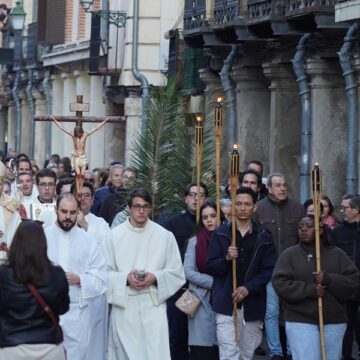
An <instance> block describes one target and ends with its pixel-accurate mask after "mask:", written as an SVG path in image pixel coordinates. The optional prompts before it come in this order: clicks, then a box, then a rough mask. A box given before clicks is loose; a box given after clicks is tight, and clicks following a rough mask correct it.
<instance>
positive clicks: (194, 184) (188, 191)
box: [185, 181, 209, 197]
mask: <svg viewBox="0 0 360 360" xmlns="http://www.w3.org/2000/svg"><path fill="white" fill-rule="evenodd" d="M199 185H200V187H202V188H203V189H204V191H205V197H208V196H209V189H208V187H207V186H206V185H205V184H204V183H203V182H202V181H201V182H200V184H199ZM193 186H197V182H193V183H191V184H189V185H188V186H187V187H186V188H185V196H188V195H189V193H190V189H191V188H192V187H193Z"/></svg>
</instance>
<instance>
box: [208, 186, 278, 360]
mask: <svg viewBox="0 0 360 360" xmlns="http://www.w3.org/2000/svg"><path fill="white" fill-rule="evenodd" d="M256 198H257V195H256V193H255V192H254V191H253V190H251V189H250V188H240V189H238V190H237V191H236V197H235V224H236V232H235V236H236V239H235V246H234V245H232V223H230V224H223V225H221V226H220V227H219V228H218V229H216V230H215V231H214V233H213V238H212V240H211V241H210V244H209V252H208V261H207V266H208V269H209V272H210V274H211V275H213V276H214V283H213V289H212V307H213V310H214V312H215V314H216V332H217V339H218V344H219V352H220V359H234V360H235V359H236V360H239V359H241V360H251V359H252V358H253V356H254V351H255V349H256V348H257V347H258V346H259V345H260V342H261V337H262V322H263V320H264V315H265V304H266V284H267V282H268V281H269V280H270V278H271V274H272V271H273V268H274V265H275V262H276V251H275V247H274V244H273V240H272V236H271V233H270V231H268V230H266V229H264V228H261V227H260V226H258V225H256V224H255V223H254V222H252V220H251V217H252V215H253V213H254V211H255V209H256ZM233 221H234V220H233ZM234 260H236V271H235V274H233V272H232V263H233V261H234ZM234 275H235V276H234ZM234 278H235V284H236V287H235V290H233V280H234ZM234 304H235V309H236V316H234ZM234 320H235V321H234ZM234 322H235V324H234ZM234 325H235V326H236V330H235V328H234ZM236 332H238V336H236Z"/></svg>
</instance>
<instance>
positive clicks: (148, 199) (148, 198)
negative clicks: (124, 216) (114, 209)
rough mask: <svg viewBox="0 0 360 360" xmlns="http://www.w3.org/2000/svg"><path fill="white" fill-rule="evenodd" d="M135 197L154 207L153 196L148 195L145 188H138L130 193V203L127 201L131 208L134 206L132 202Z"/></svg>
mask: <svg viewBox="0 0 360 360" xmlns="http://www.w3.org/2000/svg"><path fill="white" fill-rule="evenodd" d="M135 197H140V198H142V199H143V200H144V201H146V202H147V203H149V204H150V205H152V201H151V196H150V194H149V193H148V191H147V190H146V189H144V188H137V189H134V190H132V191H130V193H129V197H128V201H127V204H128V206H129V207H131V206H132V201H133V199H134V198H135Z"/></svg>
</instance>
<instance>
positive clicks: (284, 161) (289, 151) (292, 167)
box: [263, 63, 301, 199]
mask: <svg viewBox="0 0 360 360" xmlns="http://www.w3.org/2000/svg"><path fill="white" fill-rule="evenodd" d="M263 70H264V74H265V76H266V77H267V78H269V79H270V81H271V85H270V91H271V98H270V99H271V100H270V113H269V116H270V127H269V133H268V137H269V140H268V141H267V142H269V173H272V172H281V173H283V174H284V175H285V177H286V181H287V183H288V192H289V197H292V198H295V199H297V198H298V196H299V183H300V181H299V179H300V164H299V156H300V146H301V100H300V96H299V93H298V86H297V83H296V79H295V74H294V72H293V70H292V67H291V65H289V64H271V63H266V64H263Z"/></svg>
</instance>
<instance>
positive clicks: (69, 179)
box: [56, 177, 75, 196]
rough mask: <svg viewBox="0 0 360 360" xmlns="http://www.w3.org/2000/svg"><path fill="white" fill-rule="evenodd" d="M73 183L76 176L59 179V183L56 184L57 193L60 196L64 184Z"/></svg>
mask: <svg viewBox="0 0 360 360" xmlns="http://www.w3.org/2000/svg"><path fill="white" fill-rule="evenodd" d="M73 184H75V179H74V178H69V177H66V178H63V179H61V180H59V181H58V183H57V184H56V195H57V196H59V195H60V194H61V190H62V188H63V186H64V185H73ZM70 191H71V190H70ZM71 192H72V191H71Z"/></svg>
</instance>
